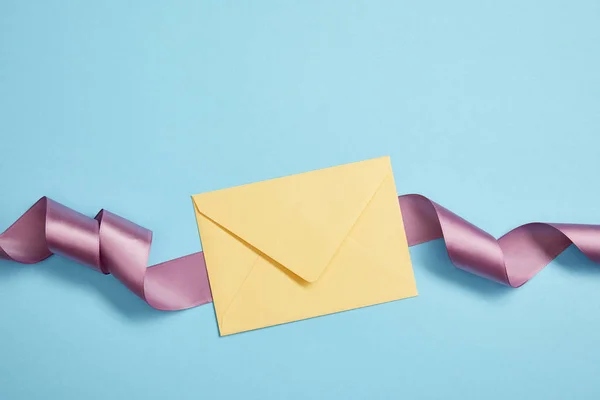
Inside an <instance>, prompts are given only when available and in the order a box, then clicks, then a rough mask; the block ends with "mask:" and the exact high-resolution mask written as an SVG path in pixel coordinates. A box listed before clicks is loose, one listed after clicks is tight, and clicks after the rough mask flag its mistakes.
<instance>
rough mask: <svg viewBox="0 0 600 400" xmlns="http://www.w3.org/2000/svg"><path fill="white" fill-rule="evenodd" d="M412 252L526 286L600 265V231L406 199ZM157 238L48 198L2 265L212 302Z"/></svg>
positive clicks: (174, 302)
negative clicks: (62, 263)
mask: <svg viewBox="0 0 600 400" xmlns="http://www.w3.org/2000/svg"><path fill="white" fill-rule="evenodd" d="M398 200H399V203H400V208H401V210H402V216H403V219H404V227H405V230H406V235H407V238H408V244H409V246H414V245H417V244H420V243H424V242H428V241H431V240H435V239H440V238H442V239H444V242H445V244H446V248H447V249H448V255H449V257H450V259H451V261H452V263H454V265H456V266H457V267H458V268H460V269H463V270H465V271H468V272H471V273H474V274H476V275H479V276H482V277H485V278H488V279H491V280H494V281H496V282H499V283H502V284H504V285H508V286H512V287H519V286H521V285H523V284H524V283H525V282H527V281H528V280H529V279H531V278H532V277H533V276H535V275H536V274H537V273H538V272H539V271H540V270H541V269H542V268H544V267H545V266H546V265H548V263H550V261H552V260H553V259H554V258H555V257H556V256H558V255H559V254H560V253H561V252H563V251H564V250H565V249H566V248H567V247H569V246H570V245H571V244H574V245H575V246H577V248H579V250H581V252H582V253H583V254H585V255H586V256H587V257H588V258H590V259H591V260H592V261H594V262H597V263H600V226H599V225H584V224H552V223H537V222H536V223H530V224H526V225H522V226H519V227H517V228H515V229H513V230H512V231H510V232H508V233H507V234H505V235H504V236H502V237H501V238H500V239H498V240H496V239H494V237H492V236H491V235H490V234H488V233H486V232H485V231H483V230H481V229H480V228H478V227H476V226H475V225H473V224H471V223H469V222H468V221H466V220H464V219H462V218H461V217H459V216H458V215H456V214H454V213H452V212H451V211H449V210H447V209H446V208H444V207H442V206H440V205H439V204H437V203H435V202H433V201H431V200H429V199H428V198H426V197H424V196H421V195H417V194H410V195H404V196H400V197H399V198H398ZM151 242H152V232H151V231H149V230H147V229H145V228H142V227H141V226H138V225H136V224H134V223H133V222H130V221H128V220H126V219H123V218H121V217H119V216H117V215H115V214H112V213H110V212H108V211H106V210H102V211H100V212H99V213H98V215H96V217H95V218H89V217H87V216H85V215H83V214H80V213H78V212H77V211H74V210H72V209H70V208H67V207H65V206H63V205H62V204H59V203H57V202H55V201H53V200H51V199H49V198H47V197H42V198H41V199H40V200H39V201H38V202H37V203H35V204H34V205H33V206H32V207H31V208H30V209H29V210H28V211H27V212H25V214H23V215H22V216H21V217H20V218H19V219H18V220H17V221H16V222H15V223H14V224H13V225H11V226H10V227H9V228H8V229H7V230H6V231H5V232H4V233H2V234H0V259H7V260H12V261H16V262H19V263H23V264H33V263H37V262H40V261H42V260H44V259H46V258H48V257H49V256H51V255H52V254H60V255H62V256H65V257H69V258H71V259H74V260H75V261H77V262H79V263H81V264H85V265H87V266H89V267H91V268H93V269H95V270H97V271H99V272H102V273H104V274H113V275H114V276H115V277H116V278H117V279H119V280H120V281H121V282H122V283H123V284H124V285H125V286H127V287H128V288H129V289H130V290H131V291H132V292H134V293H135V294H136V295H138V296H139V297H140V298H141V299H142V300H144V301H146V302H147V303H148V304H149V305H150V306H152V307H154V308H156V309H159V310H168V311H172V310H182V309H186V308H191V307H195V306H199V305H201V304H206V303H209V302H211V301H212V298H211V294H210V287H209V284H208V277H207V273H206V265H205V263H204V256H203V254H202V252H199V253H194V254H191V255H189V256H185V257H181V258H177V259H174V260H171V261H167V262H164V263H161V264H157V265H154V266H151V267H147V262H148V255H149V252H150V245H151Z"/></svg>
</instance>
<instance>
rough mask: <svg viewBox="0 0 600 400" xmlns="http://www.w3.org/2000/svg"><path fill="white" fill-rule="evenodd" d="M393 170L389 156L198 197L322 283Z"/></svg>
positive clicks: (214, 214)
mask: <svg viewBox="0 0 600 400" xmlns="http://www.w3.org/2000/svg"><path fill="white" fill-rule="evenodd" d="M391 173H392V170H391V165H390V161H389V157H382V158H376V159H372V160H367V161H362V162H357V163H352V164H346V165H341V166H338V167H332V168H326V169H322V170H318V171H312V172H307V173H303V174H298V175H291V176H287V177H283V178H277V179H271V180H268V181H263V182H258V183H252V184H248V185H242V186H237V187H233V188H229V189H223V190H218V191H214V192H209V193H203V194H199V195H194V196H193V200H194V203H195V205H196V208H197V210H198V212H200V213H201V214H203V215H205V216H206V217H207V218H209V219H211V220H212V221H214V222H215V223H217V224H218V225H220V226H222V227H223V228H224V229H226V230H228V231H229V232H230V233H232V234H233V235H235V236H237V237H238V238H239V239H241V240H242V241H244V242H246V244H247V245H249V246H251V247H253V248H254V250H258V251H259V252H262V253H263V256H267V257H268V258H270V259H271V261H274V262H275V263H277V264H280V265H279V266H280V267H284V268H285V269H287V270H289V271H291V272H293V273H294V274H295V275H297V276H298V277H300V278H302V279H303V280H305V281H307V282H314V281H316V280H317V279H318V278H319V277H320V276H321V274H322V273H323V271H324V270H325V268H326V267H327V265H328V264H329V262H330V261H331V259H332V258H333V256H334V255H335V253H336V251H337V249H338V248H339V247H340V245H341V244H342V242H343V240H344V239H345V238H346V236H347V234H348V233H349V231H350V229H351V228H352V226H353V225H354V223H355V222H356V220H357V219H358V217H359V216H360V214H361V213H362V212H363V210H364V209H365V208H366V207H367V205H368V203H369V201H370V200H371V199H372V198H373V196H374V194H375V193H376V191H377V189H378V188H379V187H380V185H381V183H382V181H383V180H384V179H385V178H386V177H387V176H389V175H390V174H391Z"/></svg>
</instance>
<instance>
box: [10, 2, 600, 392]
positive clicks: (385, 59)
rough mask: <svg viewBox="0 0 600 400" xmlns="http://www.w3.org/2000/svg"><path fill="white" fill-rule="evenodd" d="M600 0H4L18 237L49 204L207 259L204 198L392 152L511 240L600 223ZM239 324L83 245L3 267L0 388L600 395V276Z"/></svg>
mask: <svg viewBox="0 0 600 400" xmlns="http://www.w3.org/2000/svg"><path fill="white" fill-rule="evenodd" d="M599 71H600V3H599V2H598V1H593V0H591V1H562V2H561V1H537V2H533V1H516V0H514V1H504V2H493V1H458V0H457V1H452V2H448V1H442V0H440V1H414V2H408V1H373V0H369V1H366V0H365V1H327V2H322V1H302V2H301V1H262V2H231V1H213V2H209V1H202V2H199V1H191V0H190V1H176V2H163V1H141V0H138V1H128V2H122V1H116V0H114V1H97V2H79V1H71V2H67V1H38V2H24V1H16V0H15V1H5V0H2V1H0V139H1V140H0V152H1V153H0V182H1V186H2V188H3V189H2V194H1V207H0V230H3V229H5V228H6V227H8V226H9V225H10V224H11V223H12V222H13V221H14V220H15V219H16V218H17V217H18V216H19V215H20V214H21V213H22V212H23V211H25V210H26V209H27V208H28V207H29V205H30V204H32V203H33V202H34V201H35V200H37V199H38V198H39V197H40V196H42V195H48V196H50V197H52V198H54V199H55V200H58V201H60V202H63V203H64V204H66V205H68V206H70V207H73V208H75V209H77V210H80V211H81V212H84V213H86V214H88V215H91V216H93V215H94V214H95V213H96V211H97V210H99V209H100V208H102V207H105V208H107V209H109V210H111V211H113V212H115V213H118V214H120V215H123V216H125V217H127V218H129V219H131V220H133V221H135V222H137V223H139V224H141V225H143V226H146V227H149V228H151V229H152V230H153V231H154V233H155V243H154V246H153V248H152V254H151V261H152V262H153V263H154V262H160V261H164V260H167V259H170V258H174V257H177V256H180V255H183V254H187V253H191V252H195V251H198V250H199V249H200V244H199V240H198V235H197V231H196V226H195V221H194V218H193V213H192V207H191V201H190V197H189V195H191V194H193V193H199V192H204V191H209V190H213V189H217V188H224V187H228V186H232V185H237V184H242V183H248V182H253V181H257V180H263V179H267V178H272V177H276V176H282V175H286V174H292V173H298V172H303V171H306V170H311V169H316V168H322V167H327V166H331V165H336V164H341V163H346V162H351V161H358V160H362V159H366V158H370V157H376V156H381V155H391V157H392V162H393V165H394V169H395V177H396V183H397V186H398V190H399V191H400V192H401V193H409V192H419V193H423V194H425V195H427V196H429V197H431V198H432V199H434V200H436V201H437V202H439V203H441V204H443V205H445V206H446V207H448V208H450V209H451V210H453V211H455V212H457V213H458V214H460V215H462V216H463V217H465V218H467V219H468V220H470V221H471V222H473V223H475V224H477V225H478V226H480V227H482V228H484V229H486V230H487V231H489V232H490V233H492V234H493V235H496V236H499V235H501V234H503V233H504V232H506V231H507V230H509V229H511V228H513V227H515V226H517V225H519V224H521V223H525V222H529V221H532V220H542V221H554V222H580V223H600V202H599V201H598V198H599V196H600V188H599V186H598V171H599V168H600V157H599V146H600V133H599V132H600V131H599V129H600V112H599V110H600V73H599ZM411 254H412V258H413V261H414V270H415V274H416V278H417V283H418V288H419V292H420V296H419V297H418V298H415V299H408V300H403V301H398V302H394V303H389V304H385V305H380V306H376V307H369V308H365V309H361V310H355V311H350V312H345V313H341V314H336V315H333V316H327V317H322V318H316V319H312V320H308V321H303V322H298V323H293V324H288V325H284V326H279V327H274V328H268V329H264V330H258V331H254V332H249V333H243V334H239V335H233V336H230V337H225V338H220V337H219V336H218V331H217V326H216V323H215V318H214V312H213V308H212V306H210V305H208V306H203V307H199V308H196V309H192V310H189V311H185V312H178V313H163V312H158V311H154V310H152V309H150V308H149V307H148V306H147V305H145V304H144V303H143V302H142V301H140V300H139V299H137V298H136V297H135V296H134V295H132V294H130V293H129V292H128V291H127V290H126V289H125V288H124V287H122V286H121V285H120V284H119V283H118V282H117V281H116V280H115V279H114V278H113V277H112V276H102V275H99V274H98V273H96V272H94V271H92V270H89V269H86V268H84V267H81V266H79V265H76V264H74V263H73V262H70V261H67V260H65V259H62V258H58V257H56V258H53V259H50V260H47V261H46V262H43V263H41V264H40V265H34V266H19V265H16V264H12V263H8V262H1V263H0V318H1V322H0V398H2V399H7V400H12V399H17V400H20V399H91V400H95V399H133V398H136V399H137V398H140V399H167V398H170V399H241V398H244V399H284V398H285V399H305V398H315V399H331V398H343V399H366V398H373V399H386V398H404V399H450V400H451V399H461V400H463V399H482V398H486V399H492V400H493V399H513V400H516V399H538V398H539V399H565V398H571V399H597V398H598V397H599V396H600V380H598V373H599V372H600V345H599V344H598V331H599V329H600V313H599V311H600V268H598V266H596V265H593V264H592V263H591V262H589V261H587V259H586V258H585V257H584V256H582V255H581V254H580V253H579V252H577V251H576V250H574V249H569V250H567V251H566V252H565V253H564V254H563V255H561V256H560V257H559V259H558V260H557V261H556V262H554V263H553V264H552V265H551V266H550V267H549V268H546V269H545V270H543V271H542V272H541V273H540V274H539V275H538V276H537V277H536V278H535V279H534V280H533V281H531V282H530V283H528V284H527V285H525V286H524V287H522V288H520V289H516V290H513V289H507V288H503V287H501V286H499V285H497V284H494V283H490V282H488V281H486V280H484V279H481V278H477V277H474V276H471V275H468V274H467V273H465V272H462V271H460V270H457V269H455V268H454V267H453V266H452V265H451V263H450V262H449V260H448V257H447V254H446V251H445V249H444V247H443V244H442V243H441V242H440V241H436V242H433V243H429V244H425V245H421V246H418V247H414V248H412V249H411Z"/></svg>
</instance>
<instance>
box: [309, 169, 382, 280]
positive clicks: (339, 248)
mask: <svg viewBox="0 0 600 400" xmlns="http://www.w3.org/2000/svg"><path fill="white" fill-rule="evenodd" d="M391 175H392V174H391V173H388V174H386V175H385V176H384V177H383V179H382V180H381V182H379V185H377V189H375V190H374V191H373V194H372V195H371V197H370V198H369V200H367V203H366V204H365V206H364V207H363V208H362V210H361V211H360V212H359V213H358V217H357V218H356V220H355V221H354V223H353V224H352V226H351V227H350V229H348V233H346V235H345V236H344V240H342V241H341V242H340V245H339V246H338V248H337V249H336V250H335V252H334V253H333V255H332V256H331V258H330V259H329V261H328V262H327V265H326V266H325V268H324V269H323V270H322V271H321V273H320V274H319V276H318V277H317V279H316V280H319V279H320V278H321V276H323V274H324V273H325V271H326V270H327V269H328V267H329V265H331V263H332V262H333V260H334V259H335V257H337V255H338V254H339V252H340V250H341V248H342V247H344V243H345V242H346V240H347V239H348V237H349V236H350V234H351V233H352V231H353V230H354V228H355V227H356V225H357V224H358V221H359V220H360V219H361V218H362V215H363V213H364V212H365V211H366V210H367V208H368V207H369V204H371V202H372V201H373V199H374V198H375V196H376V195H377V193H378V192H379V190H380V189H381V187H382V186H383V184H384V183H385V181H386V180H387V179H388V178H389V177H390V176H391Z"/></svg>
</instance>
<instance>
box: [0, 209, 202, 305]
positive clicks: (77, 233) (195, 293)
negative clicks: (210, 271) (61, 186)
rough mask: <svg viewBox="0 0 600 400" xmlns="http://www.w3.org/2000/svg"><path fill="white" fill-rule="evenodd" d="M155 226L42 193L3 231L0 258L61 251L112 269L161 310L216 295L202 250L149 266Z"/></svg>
mask: <svg viewBox="0 0 600 400" xmlns="http://www.w3.org/2000/svg"><path fill="white" fill-rule="evenodd" d="M151 242H152V232H150V231H149V230H147V229H145V228H142V227H141V226H138V225H136V224H134V223H133V222H130V221H128V220H126V219H123V218H121V217H119V216H117V215H115V214H112V213H110V212H108V211H106V210H102V211H100V212H99V213H98V215H96V217H95V218H89V217H87V216H85V215H83V214H80V213H78V212H77V211H74V210H72V209H70V208H67V207H65V206H63V205H62V204H59V203H57V202H55V201H53V200H51V199H49V198H47V197H42V198H41V199H40V200H39V201H38V202H37V203H35V204H34V205H33V206H32V207H31V208H30V209H29V210H28V211H27V212H25V214H23V216H21V218H19V219H18V220H17V221H16V222H15V223H14V224H13V225H12V226H10V227H9V228H8V229H7V230H6V231H5V232H4V233H2V234H1V235H0V258H4V259H8V260H13V261H16V262H19V263H23V264H33V263H37V262H40V261H42V260H44V259H46V258H48V257H50V256H51V255H52V254H60V255H63V256H65V257H69V258H71V259H74V260H75V261H77V262H79V263H81V264H85V265H87V266H89V267H91V268H93V269H95V270H97V271H99V272H102V273H104V274H113V275H114V276H115V277H116V278H117V279H118V280H120V281H121V282H122V283H123V284H124V285H125V286H127V287H128V288H129V290H131V291H132V292H133V293H135V294H136V295H138V296H139V297H140V298H141V299H142V300H144V301H146V302H147V303H148V304H149V305H150V306H152V307H154V308H156V309H159V310H182V309H186V308H191V307H195V306H199V305H201V304H205V303H209V302H211V301H212V297H211V294H210V288H209V286H208V277H207V274H206V265H205V264H204V257H203V255H202V253H195V254H191V255H189V256H185V257H181V258H177V259H174V260H171V261H168V262H165V263H162V264H157V265H154V266H152V267H149V268H147V263H148V256H149V254H150V244H151Z"/></svg>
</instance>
